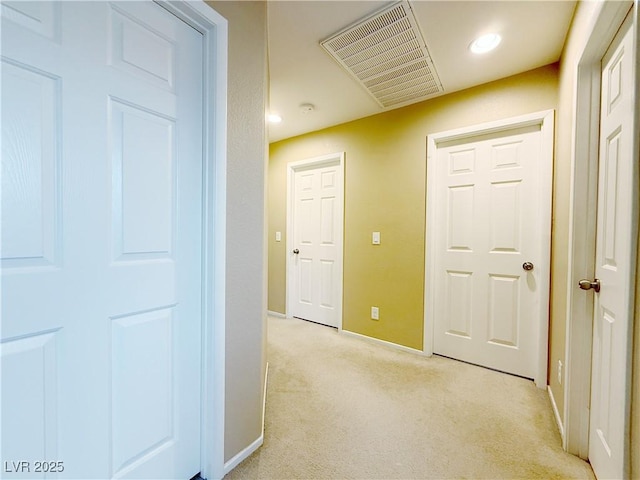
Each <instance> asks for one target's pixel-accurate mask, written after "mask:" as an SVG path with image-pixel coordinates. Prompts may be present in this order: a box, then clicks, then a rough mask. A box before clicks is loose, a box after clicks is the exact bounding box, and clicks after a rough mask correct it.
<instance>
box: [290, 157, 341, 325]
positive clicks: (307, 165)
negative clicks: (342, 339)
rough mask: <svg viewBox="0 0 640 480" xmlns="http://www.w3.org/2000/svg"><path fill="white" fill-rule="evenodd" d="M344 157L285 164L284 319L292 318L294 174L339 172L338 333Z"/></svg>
mask: <svg viewBox="0 0 640 480" xmlns="http://www.w3.org/2000/svg"><path fill="white" fill-rule="evenodd" d="M344 157H345V154H344V152H336V153H330V154H327V155H322V156H319V157H313V158H307V159H304V160H298V161H295V162H289V163H287V234H286V238H287V242H286V243H287V245H286V249H287V257H286V263H287V264H286V272H287V280H286V285H287V289H286V294H285V305H286V309H287V311H286V313H285V316H286V318H292V313H291V312H292V310H293V309H292V306H291V302H292V301H293V299H292V298H291V295H290V291H291V290H292V288H293V287H292V282H293V278H294V276H293V268H294V267H293V262H292V257H293V254H292V253H291V252H292V251H293V249H294V248H295V247H294V245H293V241H294V239H293V235H292V233H291V232H293V210H294V208H293V202H294V198H293V191H294V189H295V183H294V182H295V175H294V173H295V172H296V171H297V170H302V169H311V168H319V167H322V166H328V165H338V168H339V171H340V177H341V178H340V189H341V190H342V193H341V196H342V205H341V207H342V208H340V215H341V218H340V219H338V221H339V224H340V226H341V228H342V232H340V238H341V240H342V241H341V242H340V248H339V252H338V259H339V265H338V266H337V267H338V277H339V282H340V284H339V286H340V303H339V305H338V313H337V315H338V325H337V328H338V331H341V330H342V295H343V291H344V286H343V272H344V206H345V198H344V192H345V188H344V170H345V166H344Z"/></svg>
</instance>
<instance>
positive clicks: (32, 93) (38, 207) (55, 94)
mask: <svg viewBox="0 0 640 480" xmlns="http://www.w3.org/2000/svg"><path fill="white" fill-rule="evenodd" d="M60 100H61V98H60V79H59V78H57V77H56V76H55V75H50V74H47V73H45V72H42V71H39V70H37V69H35V68H32V67H29V66H27V65H23V64H20V63H17V62H14V61H10V60H7V59H3V61H2V249H1V251H2V267H3V268H7V267H31V266H48V265H53V264H55V263H57V262H58V261H59V255H60V252H59V248H60V246H59V245H60V233H61V232H60V223H61V213H60V205H61V200H60V190H61V189H60V168H61V150H60V146H61V142H60V134H61V126H60V121H59V103H60Z"/></svg>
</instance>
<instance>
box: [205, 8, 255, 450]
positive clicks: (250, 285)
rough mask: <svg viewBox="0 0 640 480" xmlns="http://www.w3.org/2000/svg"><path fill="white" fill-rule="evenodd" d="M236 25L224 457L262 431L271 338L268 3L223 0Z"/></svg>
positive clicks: (229, 184) (231, 70)
mask: <svg viewBox="0 0 640 480" xmlns="http://www.w3.org/2000/svg"><path fill="white" fill-rule="evenodd" d="M210 5H211V6H212V7H213V8H214V9H215V10H216V11H217V12H218V13H220V14H221V15H222V16H224V17H225V18H226V19H227V20H228V22H229V78H228V81H229V91H228V118H227V120H228V151H227V152H228V156H227V162H228V163H227V267H226V268H227V286H226V287H227V295H226V311H227V321H226V384H225V388H226V391H225V449H224V450H225V453H224V456H225V462H226V461H228V460H229V459H231V458H233V457H234V456H235V455H236V454H237V453H238V452H240V451H242V450H244V449H245V448H246V447H247V446H249V445H250V444H252V443H253V442H254V441H255V440H257V439H258V438H259V437H260V435H261V433H262V402H263V391H264V369H265V348H264V338H265V336H266V326H265V320H266V318H265V311H266V308H265V307H266V300H265V292H264V285H265V282H266V277H265V275H266V272H265V270H266V258H265V249H264V234H265V183H266V152H265V150H266V135H265V124H264V112H265V104H266V98H267V80H266V78H267V51H266V45H267V37H266V35H267V30H266V2H247V1H216V2H210Z"/></svg>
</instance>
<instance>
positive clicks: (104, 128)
mask: <svg viewBox="0 0 640 480" xmlns="http://www.w3.org/2000/svg"><path fill="white" fill-rule="evenodd" d="M165 6H166V7H167V9H168V10H171V11H173V12H174V13H175V14H176V15H177V16H179V17H180V18H182V19H183V20H185V21H188V22H189V23H190V24H192V25H194V26H196V27H197V29H198V30H199V32H200V33H199V32H198V31H196V30H194V29H193V28H191V27H189V26H188V25H187V24H186V23H183V21H181V20H178V18H176V17H175V16H173V15H172V14H170V13H168V12H167V10H165V9H164V8H162V7H160V6H159V5H158V4H154V3H151V2H144V3H143V2H139V3H129V2H127V3H124V4H108V3H106V2H95V3H91V2H89V3H85V4H78V3H62V2H61V3H58V2H42V3H23V2H17V3H12V2H6V3H3V6H2V9H3V10H2V14H3V25H2V34H3V38H2V40H3V42H2V55H3V69H2V73H3V105H2V106H3V118H2V120H3V157H2V158H3V189H2V200H3V225H2V228H3V230H2V240H3V245H2V247H3V248H2V257H3V260H2V267H3V268H2V274H3V278H2V280H3V284H2V287H3V292H2V295H3V311H2V320H3V322H2V344H1V349H2V374H3V375H2V381H3V388H2V390H3V398H2V400H3V404H2V410H3V411H2V413H3V429H2V437H3V438H2V446H3V448H2V450H3V451H2V457H3V461H5V460H7V461H14V460H15V461H19V460H25V459H26V460H30V461H35V460H44V459H46V460H49V461H60V462H63V463H62V465H63V466H64V469H65V470H64V473H63V474H62V476H64V477H65V478H66V477H69V478H74V477H75V478H94V477H95V478H105V477H107V476H108V477H116V478H126V477H130V476H136V477H153V478H159V477H161V476H169V477H176V476H187V475H189V476H191V475H193V474H195V473H197V472H199V471H202V472H203V473H205V472H207V473H206V474H207V475H211V473H210V472H215V471H216V470H217V471H221V469H222V451H221V448H220V447H221V441H220V437H221V432H222V428H221V427H220V426H221V425H222V422H221V421H220V416H219V414H217V413H213V414H212V412H211V411H209V410H208V409H204V410H203V412H204V416H205V417H206V420H205V421H202V420H201V418H200V411H201V405H200V388H201V381H202V378H203V377H204V373H206V374H207V376H209V377H211V376H213V377H214V380H211V381H209V382H208V383H206V384H205V392H204V395H205V397H206V398H207V399H208V400H209V401H210V402H212V403H215V404H221V403H222V401H221V399H220V396H219V394H217V395H211V392H210V391H208V390H207V389H210V387H211V383H213V382H218V385H217V386H218V387H219V382H220V380H221V379H222V375H221V373H220V369H221V368H222V369H223V368H224V364H223V363H222V365H215V366H214V365H212V364H211V363H210V361H211V359H212V358H214V355H213V354H212V353H211V349H212V347H213V346H214V345H215V346H216V347H218V346H219V345H224V338H223V336H221V335H220V333H221V330H220V323H219V322H220V321H223V317H220V316H219V314H220V313H221V311H220V310H219V308H218V307H217V306H214V305H213V303H214V301H215V300H216V298H219V297H218V295H219V294H220V293H221V292H224V277H221V276H220V275H219V273H217V272H216V271H215V265H214V262H220V261H221V260H222V259H221V258H220V254H221V253H222V254H224V243H220V242H223V240H221V238H222V239H223V238H224V230H222V231H220V230H218V228H219V227H218V226H219V225H220V224H221V223H223V222H220V218H217V219H215V218H213V215H212V216H211V217H209V219H207V221H205V222H203V218H207V217H205V216H204V215H203V206H204V207H205V208H206V211H207V212H210V213H211V209H213V210H214V211H215V212H216V214H218V215H220V213H221V212H220V210H219V209H220V207H221V206H223V204H222V205H220V204H219V203H218V202H217V197H218V195H219V192H216V193H215V194H214V193H213V192H212V190H213V187H214V185H215V186H216V187H218V186H221V187H222V189H223V191H224V179H223V178H215V177H214V174H216V173H220V174H223V172H224V168H223V167H224V156H223V155H222V156H221V155H220V153H221V150H218V148H219V147H218V146H215V147H214V146H212V145H211V144H210V143H209V141H206V142H205V143H204V144H203V137H202V133H203V131H204V130H205V129H206V130H207V131H208V130H209V129H208V128H207V127H208V126H211V125H212V124H213V120H214V119H215V120H218V121H222V123H217V124H216V125H217V127H218V130H216V133H215V135H214V136H215V138H216V139H219V138H221V137H222V138H224V135H225V132H224V118H225V116H226V114H225V112H224V108H223V107H224V103H220V100H221V99H222V98H224V86H225V85H224V83H220V79H219V78H218V77H219V76H220V77H223V76H224V72H223V71H221V70H223V69H224V68H226V66H225V65H224V63H221V62H218V61H215V60H213V59H210V60H206V61H205V60H204V59H205V54H204V52H203V48H204V49H205V50H206V51H207V52H208V53H210V54H214V52H215V53H219V50H220V49H224V43H225V41H226V38H225V37H226V31H225V29H224V28H222V27H224V21H223V20H222V19H221V18H220V17H219V16H217V14H215V12H213V11H210V9H209V8H208V7H206V6H205V5H204V4H192V5H189V6H188V5H186V4H179V3H177V4H174V5H168V4H165ZM203 7H204V8H203ZM215 29H219V30H220V31H218V32H216V31H214V30H215ZM202 34H204V35H205V36H206V40H204V41H203V37H202ZM212 47H214V50H212ZM223 59H224V54H223ZM79 66H82V68H79ZM203 67H204V72H203ZM203 78H204V79H206V80H205V83H206V85H207V86H208V87H211V92H213V94H212V95H209V94H207V95H206V96H205V97H204V98H203V85H202V81H203ZM194 82H195V83H194ZM214 97H215V102H216V104H215V106H214ZM203 104H204V105H205V107H204V108H203V106H202V105H203ZM220 110H223V112H222V113H221V112H220ZM203 122H204V124H203ZM203 154H204V155H203ZM203 158H204V159H206V161H205V162H204V164H203ZM203 176H204V179H205V180H204V181H203ZM203 197H204V198H205V199H206V202H205V201H203ZM203 229H204V231H203ZM203 240H204V242H205V245H206V247H205V248H203V246H202V245H203V243H202V242H203ZM203 254H204V258H203ZM203 265H204V268H203ZM203 286H204V288H203ZM203 291H206V292H207V293H206V294H205V295H204V299H203V298H202V297H201V292H203ZM203 306H204V308H203ZM214 310H217V311H215V312H214ZM203 316H204V318H205V320H206V321H205V322H204V323H203V321H202V319H203ZM203 327H204V331H205V335H206V337H205V339H204V342H203V341H202V330H203ZM214 332H215V333H214ZM201 344H202V345H204V346H205V352H204V353H205V356H204V360H205V361H204V364H205V367H204V369H203V361H202V360H203V357H202V354H201V350H200V346H201ZM223 352H224V350H222V354H223ZM220 353H221V352H217V353H216V354H215V356H216V358H219V355H220ZM203 370H205V371H206V372H204V373H203ZM25 379H28V380H26V381H25ZM222 395H223V393H222ZM25 398H28V399H29V401H28V402H26V403H25V401H24V399H25ZM8 419H11V421H8ZM201 424H203V425H204V429H203V431H202V432H201V430H200V426H201ZM201 433H202V438H203V442H202V443H203V445H202V448H203V449H204V448H206V449H207V450H206V451H207V452H209V453H207V455H206V458H203V459H202V463H201V458H200V448H201V442H200V437H201ZM216 457H218V458H216ZM31 468H32V469H33V468H34V465H31ZM58 468H59V467H58Z"/></svg>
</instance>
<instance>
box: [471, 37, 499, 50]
mask: <svg viewBox="0 0 640 480" xmlns="http://www.w3.org/2000/svg"><path fill="white" fill-rule="evenodd" d="M501 40H502V38H501V37H500V35H498V34H497V33H488V34H486V35H482V36H481V37H478V38H476V39H475V40H474V41H473V42H472V43H471V45H469V50H471V51H472V52H473V53H487V52H490V51H491V50H493V49H494V48H496V47H497V46H498V44H499V43H500V41H501Z"/></svg>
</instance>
